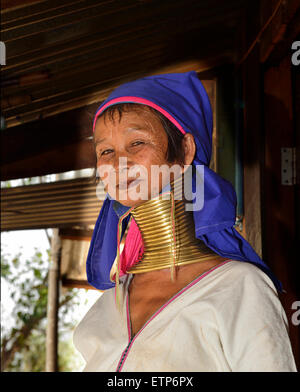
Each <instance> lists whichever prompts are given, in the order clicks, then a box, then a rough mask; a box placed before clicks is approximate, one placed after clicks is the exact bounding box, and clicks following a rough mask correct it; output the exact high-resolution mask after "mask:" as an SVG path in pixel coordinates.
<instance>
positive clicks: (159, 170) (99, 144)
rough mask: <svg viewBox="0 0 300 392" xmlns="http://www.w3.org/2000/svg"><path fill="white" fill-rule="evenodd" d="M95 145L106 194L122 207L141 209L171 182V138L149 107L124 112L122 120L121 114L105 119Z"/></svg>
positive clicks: (97, 133) (103, 118) (95, 134)
mask: <svg viewBox="0 0 300 392" xmlns="http://www.w3.org/2000/svg"><path fill="white" fill-rule="evenodd" d="M94 142H95V148H96V156H97V170H98V174H99V176H100V179H101V180H102V181H103V183H104V186H105V191H106V192H108V193H109V194H110V196H111V197H112V198H113V199H115V200H118V201H119V202H120V203H121V204H123V205H125V206H129V207H133V206H137V205H139V204H141V203H142V202H144V201H145V200H149V199H150V198H152V197H155V196H156V195H157V194H158V193H159V192H160V191H161V190H162V188H163V187H164V186H166V185H167V184H168V183H169V182H170V167H171V164H170V163H168V162H167V160H166V156H167V149H168V138H167V135H166V133H165V130H164V128H163V126H162V124H161V122H160V120H159V119H158V118H157V117H156V116H155V115H154V114H153V113H152V112H151V111H150V110H148V109H147V108H138V109H137V110H135V111H128V112H123V113H122V117H121V119H120V118H119V114H118V112H115V113H114V117H113V119H112V120H111V119H110V118H109V116H106V117H105V116H101V117H100V118H99V119H98V120H97V123H96V127H95V133H94ZM162 165H165V166H163V167H162ZM177 166H178V168H177V170H180V167H179V165H177Z"/></svg>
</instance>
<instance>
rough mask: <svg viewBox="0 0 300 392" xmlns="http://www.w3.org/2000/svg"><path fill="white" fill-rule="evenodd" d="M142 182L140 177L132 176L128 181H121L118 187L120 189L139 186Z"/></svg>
mask: <svg viewBox="0 0 300 392" xmlns="http://www.w3.org/2000/svg"><path fill="white" fill-rule="evenodd" d="M140 182H141V179H140V178H132V179H129V180H127V181H123V182H119V184H118V185H117V188H118V189H119V190H126V189H129V188H130V187H131V186H137V185H138V184H139V183H140Z"/></svg>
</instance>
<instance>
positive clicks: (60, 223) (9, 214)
mask: <svg viewBox="0 0 300 392" xmlns="http://www.w3.org/2000/svg"><path fill="white" fill-rule="evenodd" d="M104 196H105V193H104V191H103V187H102V186H101V185H98V186H97V185H96V183H95V180H94V179H92V178H80V179H75V180H65V181H58V182H54V183H43V184H37V185H26V186H20V187H15V188H4V189H2V192H1V231H6V230H21V229H41V228H47V227H59V228H64V227H73V226H76V227H80V228H89V229H91V228H93V227H94V224H95V222H96V219H97V216H98V214H99V211H100V209H101V206H102V203H103V199H104Z"/></svg>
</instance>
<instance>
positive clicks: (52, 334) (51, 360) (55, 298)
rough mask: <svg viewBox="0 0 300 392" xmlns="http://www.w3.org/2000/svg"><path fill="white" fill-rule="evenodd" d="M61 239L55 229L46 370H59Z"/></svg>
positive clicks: (49, 286) (52, 244)
mask: <svg viewBox="0 0 300 392" xmlns="http://www.w3.org/2000/svg"><path fill="white" fill-rule="evenodd" d="M60 259H61V240H60V237H59V232H58V229H53V234H52V241H51V264H50V267H49V276H48V305H47V331H46V372H57V371H58V304H59V280H60Z"/></svg>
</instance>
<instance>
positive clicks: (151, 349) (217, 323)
mask: <svg viewBox="0 0 300 392" xmlns="http://www.w3.org/2000/svg"><path fill="white" fill-rule="evenodd" d="M131 279H132V275H127V276H126V277H125V279H124V281H123V284H121V285H120V292H121V307H120V309H118V308H117V306H116V304H115V290H114V289H109V290H107V291H105V292H104V293H103V294H102V296H101V297H100V298H99V300H98V301H97V302H96V303H95V304H94V305H93V306H92V308H91V309H90V310H89V311H88V313H87V314H86V315H85V317H84V318H83V320H82V321H81V322H80V323H79V325H78V326H77V328H76V330H75V332H74V337H73V338H74V345H75V347H76V348H77V350H78V351H79V352H80V353H81V354H82V356H83V358H84V359H85V361H86V366H85V368H84V371H86V372H111V371H122V372H126V371H128V372H146V371H152V372H159V371H163V372H231V371H233V372H240V371H246V372H252V371H265V372H279V371H286V372H295V371H297V369H296V365H295V361H294V358H293V354H292V349H291V344H290V340H289V336H288V330H287V325H288V324H287V319H286V315H285V312H284V309H283V307H282V305H281V303H280V301H279V298H278V296H277V292H276V289H275V287H274V285H273V283H272V281H271V280H270V278H269V277H268V276H267V275H266V274H265V273H264V272H262V271H261V270H260V269H259V268H257V267H256V266H254V265H253V264H250V263H245V262H239V261H233V260H227V261H225V262H223V263H222V264H219V265H217V266H216V267H214V268H212V269H210V270H209V271H207V272H205V273H203V274H202V275H200V276H199V277H198V278H196V279H194V280H193V281H192V282H191V283H189V284H188V285H187V286H185V287H184V288H183V289H181V290H180V291H179V292H178V293H177V294H175V295H174V296H173V297H172V298H171V299H169V300H168V301H167V302H166V303H165V304H164V305H163V306H162V307H160V308H159V309H158V310H157V311H156V312H155V313H154V314H153V315H152V316H151V317H150V319H149V320H148V321H147V322H146V323H145V324H144V325H143V327H142V328H141V329H140V330H139V332H137V333H136V335H135V336H134V337H133V338H132V337H131V327H130V310H129V306H128V286H129V283H130V281H131Z"/></svg>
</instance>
